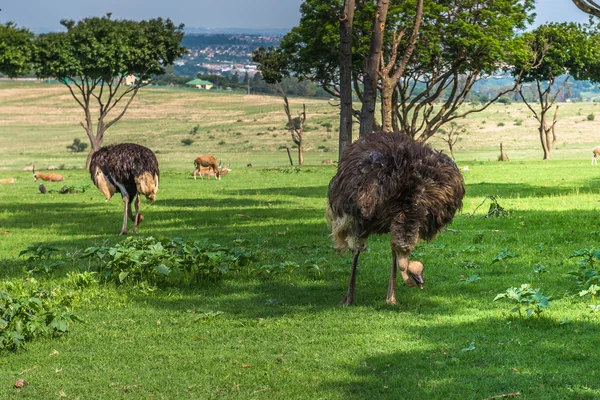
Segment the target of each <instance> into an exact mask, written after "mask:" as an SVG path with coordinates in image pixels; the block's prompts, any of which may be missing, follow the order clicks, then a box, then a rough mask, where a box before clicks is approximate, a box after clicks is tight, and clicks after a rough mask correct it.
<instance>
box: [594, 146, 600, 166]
mask: <svg viewBox="0 0 600 400" xmlns="http://www.w3.org/2000/svg"><path fill="white" fill-rule="evenodd" d="M592 153H593V154H594V156H593V157H592V165H597V164H598V160H597V158H598V156H599V155H600V146H599V147H594V150H592Z"/></svg>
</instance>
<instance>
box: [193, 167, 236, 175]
mask: <svg viewBox="0 0 600 400" xmlns="http://www.w3.org/2000/svg"><path fill="white" fill-rule="evenodd" d="M196 171H198V170H196ZM229 171H231V169H229V168H227V167H219V176H225V175H227V174H228V173H229ZM198 175H200V177H201V178H202V177H204V176H207V177H209V178H210V177H213V176H215V173H214V171H213V170H212V168H210V167H201V168H200V170H199V172H198Z"/></svg>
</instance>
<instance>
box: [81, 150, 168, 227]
mask: <svg viewBox="0 0 600 400" xmlns="http://www.w3.org/2000/svg"><path fill="white" fill-rule="evenodd" d="M90 174H91V176H92V181H93V182H94V184H95V185H96V187H98V189H100V191H101V192H102V194H104V196H106V201H108V200H110V198H111V197H112V196H113V195H114V194H115V193H116V192H119V193H121V196H123V205H124V207H125V210H124V213H123V228H122V229H121V235H124V234H125V233H127V216H129V218H130V219H131V220H132V221H133V222H134V224H133V232H134V233H135V231H136V228H137V227H138V225H139V224H140V223H141V222H142V221H143V220H144V216H143V215H142V214H140V212H139V209H140V202H141V198H140V194H143V195H144V196H146V198H147V199H150V201H154V200H155V199H156V192H157V191H158V178H159V176H160V173H159V171H158V161H157V160H156V156H155V155H154V153H153V152H152V150H150V149H148V148H146V147H144V146H140V145H138V144H134V143H122V144H117V145H111V146H105V147H102V148H101V149H100V150H98V151H96V152H95V153H94V154H93V155H92V159H91V162H90ZM136 197H137V200H136V202H135V216H134V215H133V213H132V211H131V203H133V200H134V199H135V198H136Z"/></svg>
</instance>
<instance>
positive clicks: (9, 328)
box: [0, 280, 81, 350]
mask: <svg viewBox="0 0 600 400" xmlns="http://www.w3.org/2000/svg"><path fill="white" fill-rule="evenodd" d="M33 282H34V283H36V281H35V280H33ZM4 286H5V289H10V290H11V291H12V292H13V293H10V292H9V291H5V290H4V289H0V350H17V349H19V348H21V347H23V346H24V345H25V342H27V341H30V340H32V339H35V338H38V337H47V336H60V335H62V334H64V333H65V332H67V331H68V323H70V322H73V321H81V319H80V318H79V317H78V316H77V315H75V314H73V313H71V312H68V311H64V310H62V308H61V307H60V306H59V305H60V303H61V302H62V301H63V300H64V297H63V296H62V293H61V291H60V290H59V289H56V288H55V289H53V290H44V289H39V288H34V289H31V288H26V287H24V286H23V285H20V284H18V283H14V282H8V283H6V284H5V285H4Z"/></svg>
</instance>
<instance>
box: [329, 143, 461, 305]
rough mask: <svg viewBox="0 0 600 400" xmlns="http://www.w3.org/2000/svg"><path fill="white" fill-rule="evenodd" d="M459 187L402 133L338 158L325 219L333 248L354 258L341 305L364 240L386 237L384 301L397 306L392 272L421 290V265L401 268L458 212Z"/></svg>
mask: <svg viewBox="0 0 600 400" xmlns="http://www.w3.org/2000/svg"><path fill="white" fill-rule="evenodd" d="M464 194H465V187H464V181H463V178H462V175H461V174H460V172H459V170H458V168H457V167H456V164H454V162H453V161H452V160H451V159H450V157H448V156H446V155H445V154H442V153H440V152H437V151H435V150H432V149H431V148H429V147H427V146H425V145H422V144H419V143H417V142H415V141H414V140H413V139H411V138H410V137H408V136H407V135H404V134H402V133H398V132H394V133H384V132H380V133H373V134H371V135H367V136H365V137H362V138H360V139H359V140H357V141H356V142H354V143H353V144H351V145H350V146H348V148H347V149H346V150H345V151H344V152H343V154H342V157H341V160H340V162H339V168H338V172H337V174H336V175H335V176H334V177H333V179H332V180H331V182H330V183H329V203H328V207H327V212H326V217H327V221H328V222H329V224H330V225H331V230H332V236H333V240H334V242H335V246H336V249H337V250H338V251H339V252H340V253H342V254H343V252H344V251H345V250H346V249H348V248H349V249H350V250H351V251H352V253H353V255H354V259H353V262H352V272H351V275H350V285H349V287H348V292H347V293H346V296H345V297H344V299H343V300H342V301H341V303H340V304H344V305H348V304H351V303H352V302H353V301H354V287H355V281H356V264H357V263H358V256H359V255H360V252H361V251H364V250H365V249H366V247H367V239H368V237H369V235H371V234H383V233H388V232H390V233H391V235H390V246H391V248H392V268H391V274H390V281H389V285H388V293H387V299H386V300H387V302H388V303H392V304H395V303H396V268H398V269H399V270H400V273H401V274H402V278H403V279H404V281H405V282H406V283H407V284H408V285H409V286H416V284H419V286H421V288H423V265H422V264H421V263H420V262H417V261H411V262H409V261H408V257H409V255H410V253H411V250H412V249H413V248H414V247H415V246H416V245H417V242H418V241H419V239H425V240H427V241H429V240H432V239H433V238H434V237H435V235H436V234H437V233H438V232H439V231H440V229H442V227H444V225H446V224H448V223H449V222H450V221H452V218H453V217H454V214H455V213H456V211H457V210H459V209H460V208H461V207H462V199H463V197H464Z"/></svg>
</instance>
